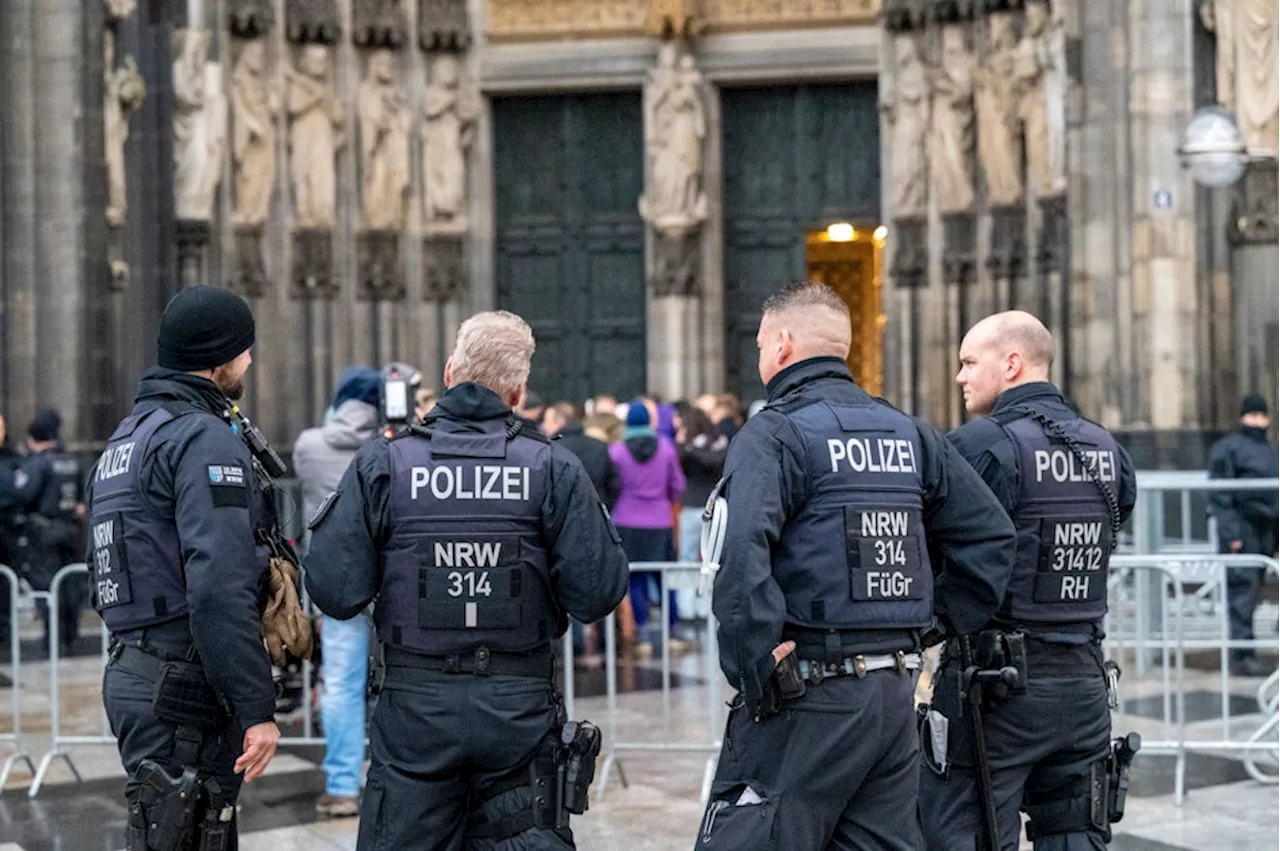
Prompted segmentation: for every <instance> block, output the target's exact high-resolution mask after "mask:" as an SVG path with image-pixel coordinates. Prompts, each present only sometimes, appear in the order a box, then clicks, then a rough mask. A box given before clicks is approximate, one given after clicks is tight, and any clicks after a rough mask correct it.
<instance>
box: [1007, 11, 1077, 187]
mask: <svg viewBox="0 0 1280 851" xmlns="http://www.w3.org/2000/svg"><path fill="white" fill-rule="evenodd" d="M1014 78H1015V80H1016V84H1015V85H1016V91H1017V97H1018V115H1019V118H1020V119H1021V121H1022V132H1023V134H1024V136H1025V138H1026V148H1027V181H1028V183H1029V184H1030V187H1031V191H1032V192H1033V193H1034V194H1035V196H1036V197H1038V198H1048V197H1050V196H1053V195H1059V194H1061V193H1063V192H1065V191H1066V189H1067V151H1066V142H1067V126H1066V91H1067V68H1066V39H1065V36H1064V35H1063V24H1062V20H1061V19H1055V18H1054V17H1052V13H1051V10H1050V8H1049V4H1048V3H1047V2H1038V0H1037V1H1036V2H1031V3H1028V4H1027V12H1026V31H1025V32H1024V33H1023V36H1022V39H1021V40H1020V41H1019V42H1018V47H1017V50H1016V53H1015V58H1014Z"/></svg>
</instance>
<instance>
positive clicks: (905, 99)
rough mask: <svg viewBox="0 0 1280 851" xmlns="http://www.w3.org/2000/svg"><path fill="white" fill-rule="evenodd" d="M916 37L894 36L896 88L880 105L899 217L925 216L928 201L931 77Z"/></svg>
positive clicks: (895, 213)
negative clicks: (890, 149)
mask: <svg viewBox="0 0 1280 851" xmlns="http://www.w3.org/2000/svg"><path fill="white" fill-rule="evenodd" d="M916 39H917V37H916V36H914V35H910V34H907V33H900V34H898V35H895V36H894V37H893V55H894V65H895V69H896V74H895V77H894V85H893V91H892V92H891V93H890V94H889V95H888V96H887V97H886V98H885V99H884V100H883V101H882V102H881V104H880V108H881V111H882V112H883V113H884V115H885V118H886V120H887V121H888V122H889V126H890V128H891V131H890V133H891V138H892V140H893V168H892V174H891V179H892V181H893V186H892V189H891V192H892V196H891V199H890V202H889V209H890V212H891V213H892V215H893V217H894V218H897V219H905V218H915V217H918V216H923V215H924V214H925V211H926V208H927V204H928V194H927V193H928V181H927V180H926V174H925V139H926V137H927V136H928V130H929V79H928V73H927V70H926V69H925V66H924V62H923V61H921V58H920V45H919V42H918V41H917V40H916Z"/></svg>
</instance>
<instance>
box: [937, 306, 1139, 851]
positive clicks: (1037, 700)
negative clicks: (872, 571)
mask: <svg viewBox="0 0 1280 851" xmlns="http://www.w3.org/2000/svg"><path fill="white" fill-rule="evenodd" d="M1053 357H1054V340H1053V337H1052V335H1050V333H1049V331H1048V330H1047V329H1046V328H1045V327H1044V325H1042V324H1041V323H1040V321H1039V320H1038V319H1036V318H1035V317H1034V316H1031V315H1030V314H1028V313H1023V312H1021V311H1010V312H1006V313H998V314H995V315H994V316H989V317H987V318H986V319H983V320H982V321H981V322H979V323H978V324H976V325H974V326H973V328H972V329H971V330H970V331H969V333H968V334H967V335H965V338H964V340H963V341H962V342H961V346H960V372H959V374H958V375H957V376H956V381H957V382H958V383H959V384H960V386H961V387H962V388H963V390H964V402H965V408H966V409H967V410H968V411H969V412H970V413H971V414H977V415H979V416H981V417H982V418H981V419H977V420H973V421H971V422H969V423H967V424H966V425H964V426H961V427H960V428H958V429H956V430H955V431H953V432H952V433H951V434H950V435H949V436H948V439H949V440H950V441H951V443H952V444H953V445H954V446H955V447H956V448H957V449H958V450H959V452H960V454H961V455H963V456H964V457H965V458H966V459H967V460H968V461H969V463H970V464H972V465H973V467H974V469H975V470H977V472H978V474H979V475H980V476H981V477H982V478H983V480H984V481H985V482H986V483H987V484H988V485H989V486H990V488H991V490H992V492H994V493H995V495H996V497H997V499H999V501H1000V504H1001V505H1002V506H1003V507H1004V510H1005V512H1007V513H1008V515H1009V516H1010V517H1011V518H1012V519H1013V522H1014V525H1015V526H1016V528H1017V532H1018V547H1017V556H1016V562H1015V565H1014V570H1013V576H1012V578H1011V579H1010V581H1009V588H1008V592H1007V594H1006V595H1005V598H1004V600H1003V602H1002V605H1001V606H1000V611H999V612H998V613H997V614H996V616H995V617H993V618H992V619H991V621H990V622H989V623H988V624H986V625H985V629H983V630H982V631H980V632H978V633H977V634H975V635H973V636H970V637H968V639H967V640H968V641H969V645H970V648H971V650H972V654H973V657H974V658H973V660H972V662H973V664H974V665H975V666H978V667H984V668H986V669H988V670H998V669H1001V668H1006V667H1011V668H1013V669H1014V670H1015V671H1016V672H1017V676H1016V678H1014V679H1013V680H1012V681H1006V682H1003V683H1000V684H999V685H993V686H992V687H990V688H984V693H983V694H982V698H983V704H981V705H980V707H979V709H980V711H981V712H982V714H983V716H984V717H983V725H982V731H983V733H984V738H985V739H986V745H987V748H986V750H987V755H988V759H989V763H990V777H991V796H992V798H993V799H994V800H993V804H994V815H995V819H996V822H997V825H998V827H997V830H996V832H997V834H998V836H997V837H996V838H997V841H998V844H999V847H1000V848H1002V849H1006V851H1012V850H1013V849H1016V848H1017V847H1018V833H1019V826H1020V819H1019V816H1018V811H1019V807H1020V806H1023V807H1024V808H1025V809H1026V811H1027V812H1028V814H1029V815H1030V817H1031V825H1030V827H1029V828H1028V833H1029V835H1030V836H1031V837H1032V838H1034V839H1035V843H1036V845H1035V847H1036V848H1037V849H1038V851H1048V850H1049V849H1063V851H1079V849H1091V848H1103V847H1105V842H1106V840H1107V838H1108V837H1109V835H1110V833H1109V828H1108V826H1107V824H1106V823H1102V822H1106V821H1107V820H1106V819H1105V817H1103V818H1098V817H1097V816H1098V815H1100V813H1104V812H1105V811H1106V807H1105V806H1102V805H1104V804H1105V803H1106V802H1097V801H1094V802H1092V803H1091V798H1090V790H1091V786H1092V785H1094V784H1091V782H1090V776H1091V772H1095V773H1096V776H1097V777H1099V778H1100V777H1101V771H1102V769H1103V768H1104V767H1105V764H1106V758H1107V756H1108V754H1109V751H1110V748H1109V741H1110V736H1111V718H1110V713H1109V710H1108V704H1107V697H1108V695H1107V680H1106V677H1105V675H1104V667H1103V658H1102V651H1101V647H1100V642H1101V639H1102V620H1103V617H1104V616H1105V615H1106V613H1107V562H1108V559H1109V558H1110V556H1111V553H1112V550H1113V548H1114V546H1115V533H1116V531H1117V530H1118V528H1119V525H1120V523H1121V522H1122V521H1123V520H1124V518H1126V517H1127V516H1128V515H1129V513H1130V511H1131V510H1132V508H1133V502H1134V499H1135V494H1136V490H1135V484H1134V474H1133V466H1132V464H1131V462H1130V460H1129V456H1128V455H1127V454H1126V453H1125V451H1124V450H1123V449H1122V448H1121V447H1120V446H1119V445H1118V444H1117V443H1116V441H1115V440H1114V439H1113V438H1112V436H1111V435H1110V434H1109V433H1108V432H1107V430H1106V429H1105V428H1103V427H1102V426H1100V425H1098V424H1097V423H1094V422H1091V421H1089V420H1087V419H1084V418H1083V417H1081V416H1080V415H1079V414H1078V413H1077V412H1076V411H1075V410H1074V409H1072V408H1071V407H1070V406H1069V405H1068V404H1067V402H1066V401H1065V400H1064V399H1063V397H1062V394H1061V392H1059V390H1058V388H1057V387H1055V386H1054V385H1053V384H1051V383H1050V382H1049V370H1050V368H1051V367H1052V365H1053ZM962 652H963V647H961V645H960V643H959V642H956V641H952V642H949V643H948V645H947V647H946V649H945V651H944V654H943V661H942V665H941V667H940V670H939V674H938V677H937V678H936V679H935V683H934V690H933V709H934V711H935V712H937V713H939V714H940V715H941V716H943V717H945V718H947V719H949V721H950V723H949V724H948V725H946V726H947V729H948V730H949V734H950V735H949V739H950V743H949V746H943V747H940V748H938V751H937V752H936V753H935V754H934V755H933V757H934V758H933V759H932V760H931V759H926V760H925V764H924V765H923V766H922V767H921V771H920V778H921V782H920V812H921V817H922V822H923V827H924V833H925V840H926V844H927V847H928V848H929V849H931V851H944V849H946V851H950V849H957V848H970V849H971V848H973V847H974V837H975V835H976V836H978V837H984V836H985V835H986V829H985V827H984V818H983V807H984V806H985V802H983V801H980V800H979V794H978V781H979V778H978V776H977V775H976V773H975V766H976V765H977V762H976V757H977V754H976V753H975V748H974V743H973V727H972V726H971V718H970V717H969V716H970V715H971V712H970V710H968V709H965V710H963V711H962V709H961V702H960V692H961V688H960V678H961V676H962V673H963V672H962V670H961V668H962V665H964V664H967V662H962V660H961V656H962ZM1064 708H1069V711H1064ZM944 757H945V759H946V761H948V762H949V763H950V767H949V768H945V769H944V770H942V771H941V773H940V772H939V768H940V767H941V766H942V765H943V758H944ZM1096 785H1097V787H1098V788H1101V785H1102V784H1101V783H1100V782H1099V783H1097V784H1096ZM1091 811H1092V812H1093V814H1094V815H1093V816H1092V817H1091ZM979 843H980V844H979V845H978V847H979V848H990V847H995V846H994V844H993V843H991V840H990V838H989V837H987V838H986V839H985V841H984V840H980V841H979Z"/></svg>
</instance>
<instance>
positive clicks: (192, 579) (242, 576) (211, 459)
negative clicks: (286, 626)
mask: <svg viewBox="0 0 1280 851" xmlns="http://www.w3.org/2000/svg"><path fill="white" fill-rule="evenodd" d="M173 401H177V402H187V403H190V404H191V405H193V406H195V407H197V408H200V409H201V411H202V412H201V413H196V414H192V415H189V416H183V417H178V418H177V419H175V420H173V421H172V422H170V423H168V424H166V425H164V426H162V427H161V428H160V430H159V431H158V432H157V433H156V437H155V439H154V440H153V441H152V443H151V446H150V451H149V452H148V453H147V455H146V457H145V458H144V459H143V461H142V467H141V469H140V473H139V475H140V477H141V479H140V480H141V481H142V482H143V483H144V485H143V487H144V496H145V498H146V500H147V501H148V502H149V503H150V505H151V508H152V510H154V511H155V513H156V514H157V515H158V517H159V519H160V521H161V522H167V523H175V524H176V525H177V529H178V537H179V540H180V542H181V545H182V554H183V559H182V564H181V565H174V569H175V570H181V571H182V572H183V575H184V577H185V583H186V596H187V602H188V605H189V607H190V614H189V615H188V616H187V626H188V627H189V629H190V633H191V640H192V642H193V643H194V645H195V648H196V651H197V652H198V653H199V655H200V660H201V663H202V664H203V666H204V670H205V675H206V676H207V677H208V678H209V682H210V683H211V684H212V685H213V687H214V689H215V690H216V691H217V692H218V694H219V695H221V696H222V697H223V698H224V699H225V700H226V701H227V702H228V703H230V705H231V707H232V710H233V711H234V713H235V716H236V720H237V721H238V723H239V724H240V725H241V726H242V727H250V726H252V725H254V724H259V723H262V722H265V721H271V720H272V719H273V718H274V717H275V703H276V701H275V685H274V683H272V680H271V662H270V660H269V659H268V657H267V651H266V648H265V647H264V646H263V643H262V622H261V611H262V609H261V607H262V604H263V602H264V599H265V591H266V579H267V576H266V572H265V569H266V565H265V564H264V563H263V562H262V561H261V559H260V558H259V556H258V554H257V553H255V550H254V533H253V528H252V524H251V522H250V519H249V509H248V508H247V507H240V506H234V505H221V506H218V507H215V506H214V501H213V497H214V494H213V490H214V488H213V487H212V485H211V484H210V475H209V467H210V466H213V465H224V466H225V465H231V466H239V467H241V468H243V469H245V470H248V469H251V468H252V459H251V457H250V455H249V450H248V448H247V447H246V446H245V445H244V443H243V441H241V439H240V438H239V437H238V436H237V435H236V434H235V433H234V432H233V431H232V430H231V428H230V426H229V425H228V424H227V422H226V421H225V420H224V419H223V418H222V416H221V414H222V411H223V410H224V409H225V408H226V406H227V402H226V399H225V397H224V396H223V395H222V393H221V391H219V390H218V388H217V386H216V385H214V384H213V382H211V381H209V380H207V379H204V378H198V377H196V376H193V375H188V374H186V373H183V372H176V371H174V370H169V369H162V368H160V367H153V368H152V369H150V370H149V371H148V372H147V373H146V374H145V375H144V376H143V377H142V381H141V382H139V384H138V395H137V399H136V406H135V408H134V411H135V412H136V413H141V412H145V411H151V410H154V409H155V408H157V407H159V406H160V405H161V404H163V403H165V402H173ZM206 412H207V413H206ZM247 487H250V488H252V489H254V493H253V496H251V498H250V499H251V500H252V498H253V497H254V496H256V494H257V487H258V485H257V482H256V481H253V480H252V478H250V481H249V483H247ZM92 492H93V476H92V474H90V481H89V496H88V500H89V502H90V503H92V499H93V496H92ZM88 560H89V561H90V563H92V558H91V557H90V558H89V559H88ZM135 593H142V589H136V588H135Z"/></svg>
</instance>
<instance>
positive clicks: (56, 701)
mask: <svg viewBox="0 0 1280 851" xmlns="http://www.w3.org/2000/svg"><path fill="white" fill-rule="evenodd" d="M88 573H89V566H88V565H86V564H85V563H83V562H80V563H79V564H69V565H67V566H66V567H64V568H62V569H61V570H59V571H58V572H57V573H55V574H54V575H53V581H52V582H50V583H49V590H48V591H34V592H32V594H31V596H32V597H33V598H35V599H43V600H44V601H45V605H46V606H47V607H48V611H49V615H48V617H49V636H50V640H49V735H50V737H51V740H50V744H49V750H48V751H46V752H45V755H44V756H43V757H41V759H40V767H39V768H37V769H36V774H35V777H34V778H33V779H32V781H31V788H29V789H28V790H27V797H28V798H34V797H35V796H36V795H38V794H40V789H41V787H42V786H44V780H45V777H46V776H47V775H48V773H49V768H50V766H51V765H52V764H53V761H54V760H55V759H61V760H62V761H63V762H65V763H66V764H67V768H68V769H70V771H71V774H72V776H74V777H75V779H76V782H77V783H83V782H84V778H83V777H81V776H80V770H79V769H78V768H76V764H75V762H73V761H72V759H71V754H70V753H68V752H67V751H66V750H65V748H66V747H68V746H75V745H114V744H115V743H116V737H115V736H113V735H112V734H111V727H110V725H109V724H108V723H107V715H106V712H105V711H104V712H102V732H101V733H99V734H98V735H96V736H84V735H66V734H64V733H63V732H62V697H61V691H60V688H59V683H58V680H59V670H58V668H59V665H58V663H59V662H60V661H61V656H62V647H61V645H62V642H61V641H59V640H58V636H60V635H61V634H62V633H61V632H59V618H60V617H61V612H60V611H59V608H60V607H59V606H58V601H59V598H60V594H61V592H62V585H63V583H64V582H65V581H66V579H67V577H68V576H74V575H77V574H85V575H88ZM100 633H101V636H102V667H103V669H104V670H105V669H106V667H107V652H108V649H107V648H108V645H109V643H110V640H111V636H110V634H109V633H108V632H107V625H106V624H105V623H103V624H102V626H101V629H100Z"/></svg>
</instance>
